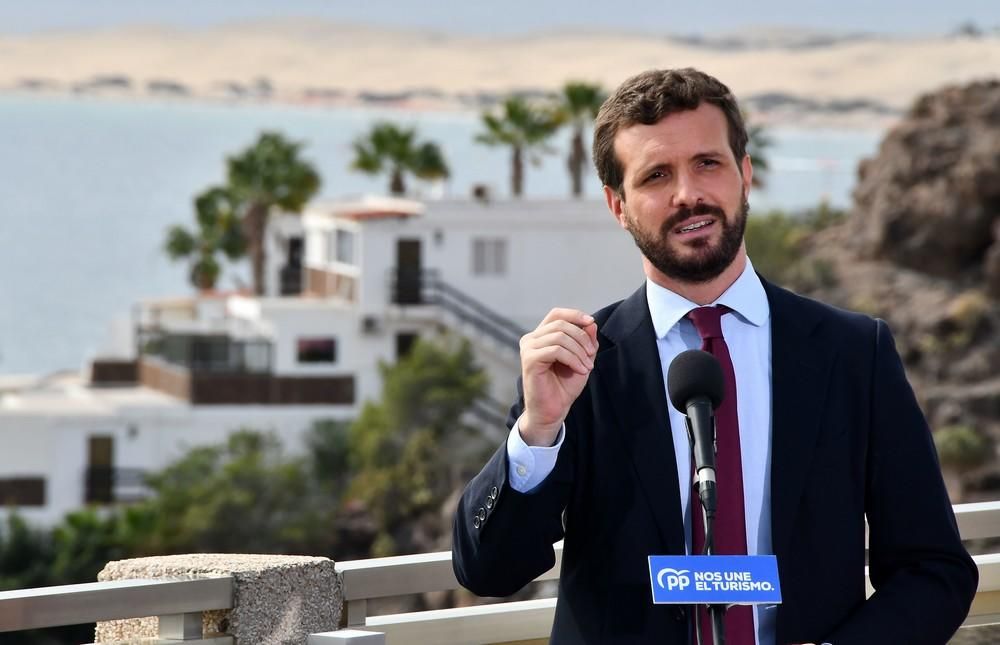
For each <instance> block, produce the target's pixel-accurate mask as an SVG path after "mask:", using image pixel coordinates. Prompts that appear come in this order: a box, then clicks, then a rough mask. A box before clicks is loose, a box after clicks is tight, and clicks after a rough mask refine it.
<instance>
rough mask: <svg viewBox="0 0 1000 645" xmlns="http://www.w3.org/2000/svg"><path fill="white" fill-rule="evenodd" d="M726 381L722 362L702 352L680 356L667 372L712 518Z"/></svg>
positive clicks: (700, 494)
mask: <svg viewBox="0 0 1000 645" xmlns="http://www.w3.org/2000/svg"><path fill="white" fill-rule="evenodd" d="M725 391H726V381H725V378H724V377H723V375H722V366H721V365H719V361H718V359H716V358H715V357H714V356H712V355H711V354H709V353H708V352H704V351H701V350H700V349H689V350H687V351H685V352H681V353H680V354H678V355H677V358H675V359H674V360H673V362H672V363H670V369H668V370H667V392H668V393H669V395H670V402H671V403H672V404H673V406H674V407H675V408H677V410H678V411H680V412H681V413H682V414H683V415H684V416H685V419H686V421H687V431H688V439H689V440H690V441H691V445H692V450H693V452H694V467H695V472H696V474H697V478H698V484H697V486H698V497H699V498H701V504H702V507H703V508H704V509H705V515H706V516H707V517H708V518H710V519H711V518H713V517H715V508H716V505H715V415H714V412H715V409H716V408H718V407H719V404H720V403H722V398H723V396H724V395H725Z"/></svg>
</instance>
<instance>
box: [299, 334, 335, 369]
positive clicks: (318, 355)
mask: <svg viewBox="0 0 1000 645" xmlns="http://www.w3.org/2000/svg"><path fill="white" fill-rule="evenodd" d="M298 358H299V362H300V363H335V362H336V361H337V341H336V339H334V338H300V339H299V343H298Z"/></svg>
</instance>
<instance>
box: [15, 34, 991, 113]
mask: <svg viewBox="0 0 1000 645" xmlns="http://www.w3.org/2000/svg"><path fill="white" fill-rule="evenodd" d="M787 36H788V35H787V34H785V39H784V40H782V39H781V38H778V39H776V40H775V42H774V44H772V45H769V46H761V45H760V44H759V43H754V44H751V45H747V46H740V45H739V43H737V44H736V45H732V44H729V45H728V46H720V45H716V46H708V45H699V44H692V43H689V42H682V41H679V40H675V39H670V38H668V37H666V36H665V37H663V38H653V37H649V36H629V35H625V34H597V33H573V32H561V33H555V34H546V35H532V36H524V37H518V38H510V37H508V38H482V37H476V38H473V37H459V36H454V35H443V34H434V33H430V32H421V31H396V30H388V29H372V28H366V27H359V26H350V25H341V24H333V23H325V22H306V21H302V20H292V21H289V20H285V21H273V22H251V23H242V24H234V25H229V26H225V27H216V28H211V29H201V30H193V29H192V30H180V29H175V28H163V27H141V26H136V27H130V28H126V29H117V30H106V31H91V32H79V33H72V32H63V33H52V32H50V33H42V34H35V35H29V36H0V91H19V92H23V91H43V92H76V93H88V94H98V95H100V94H117V95H130V96H140V97H141V96H146V95H160V96H165V95H173V96H175V97H182V98H202V99H228V100H232V99H244V100H273V101H284V102H295V103H304V102H323V101H329V102H340V103H349V102H352V101H355V102H356V101H360V102H362V103H365V102H368V103H371V102H376V103H377V102H381V103H384V104H390V105H391V104H397V105H401V106H403V107H422V106H429V107H436V106H447V105H449V104H455V103H456V101H457V102H458V103H460V104H462V105H465V106H466V107H470V106H472V105H474V104H479V105H482V104H488V102H489V101H490V100H495V99H496V97H497V96H500V95H503V94H504V93H507V92H510V91H546V90H553V89H557V88H558V87H560V86H561V85H562V83H564V82H565V81H566V80H568V79H585V80H590V81H597V82H600V83H603V84H604V85H605V86H608V87H612V86H614V85H616V84H617V83H619V82H620V81H621V80H623V78H624V77H625V76H627V75H628V74H630V73H633V72H636V71H639V70H642V69H646V68H650V67H679V66H688V65H691V66H695V67H699V68H702V69H704V70H706V71H708V72H710V73H712V74H715V75H717V76H718V77H719V78H721V79H723V80H724V81H726V82H727V83H728V84H729V85H730V86H731V87H732V89H733V90H734V91H735V92H736V93H737V95H739V96H740V97H741V99H744V100H746V99H751V101H750V102H751V107H753V106H754V103H755V102H756V104H757V105H758V106H763V107H762V108H759V109H758V110H757V111H758V112H765V113H766V116H767V117H768V118H792V119H793V120H794V119H803V120H808V119H809V118H810V117H817V116H819V117H820V119H821V120H822V119H823V117H824V114H823V113H825V117H828V118H835V117H838V116H839V117H843V118H848V119H851V118H853V119H854V120H855V121H857V119H859V118H861V119H865V118H878V117H879V116H886V115H887V114H888V113H890V112H895V113H897V114H898V112H899V111H901V110H904V109H905V108H906V107H907V106H908V105H909V104H910V103H911V102H912V101H913V99H914V98H915V97H916V96H918V95H919V94H920V93H922V92H925V91H929V90H934V89H937V88H939V87H941V86H943V85H947V84H953V83H962V82H966V81H970V80H973V79H983V78H995V77H997V76H998V74H1000V72H998V70H1000V37H997V36H984V37H980V38H958V37H944V36H942V37H936V38H919V39H918V38H899V37H896V38H890V37H872V36H870V37H864V38H853V39H843V40H836V39H831V40H832V42H828V43H819V44H814V45H811V46H803V45H801V44H791V45H790V44H788V42H789V41H788V38H787ZM800 40H801V39H800ZM775 97H777V100H775ZM788 97H793V98H794V99H795V100H793V101H787V100H785V99H786V98H788ZM477 102H478V103H477ZM810 102H811V105H810ZM852 103H853V104H857V103H861V104H862V105H860V106H858V105H855V106H854V107H850V105H851V104H852ZM817 106H819V108H818V109H817Z"/></svg>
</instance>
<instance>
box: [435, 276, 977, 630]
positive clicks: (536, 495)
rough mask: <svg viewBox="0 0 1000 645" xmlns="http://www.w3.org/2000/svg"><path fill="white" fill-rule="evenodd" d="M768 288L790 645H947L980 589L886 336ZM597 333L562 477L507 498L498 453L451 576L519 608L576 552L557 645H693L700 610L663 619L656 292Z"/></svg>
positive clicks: (664, 535)
mask: <svg viewBox="0 0 1000 645" xmlns="http://www.w3.org/2000/svg"><path fill="white" fill-rule="evenodd" d="M764 287H765V290H766V292H767V297H768V302H769V305H770V310H771V334H772V342H771V368H772V429H771V430H772V455H771V524H772V543H773V548H774V553H775V555H776V556H777V560H778V570H779V574H780V577H781V587H782V596H783V604H782V605H781V606H780V607H779V609H778V617H777V642H778V643H779V644H782V643H803V642H815V643H821V642H825V641H829V642H832V643H834V645H848V644H850V645H853V644H856V643H872V644H876V643H877V644H878V645H886V644H888V643H906V644H908V645H918V644H921V643H926V644H928V645H941V644H943V643H946V642H947V640H948V638H949V637H950V635H951V634H952V633H953V632H954V631H955V630H956V629H957V627H958V626H959V625H960V624H961V622H962V620H963V619H964V618H965V616H966V614H967V612H968V610H969V605H970V603H971V601H972V597H973V596H974V594H975V591H976V586H977V581H978V573H977V569H976V567H975V564H974V563H973V562H972V560H971V558H970V557H969V555H968V553H967V552H966V551H965V549H964V548H963V547H962V543H961V540H960V538H959V535H958V530H957V528H956V525H955V519H954V515H953V513H952V510H951V506H950V504H949V501H948V496H947V494H946V492H945V487H944V484H943V482H942V478H941V474H940V468H939V465H938V461H937V456H936V453H935V450H934V445H933V442H932V439H931V435H930V432H929V430H928V427H927V423H926V421H925V419H924V417H923V414H922V413H921V411H920V409H919V407H918V406H917V402H916V399H915V398H914V395H913V392H912V390H911V388H910V386H909V384H908V382H907V380H906V377H905V375H904V372H903V366H902V364H901V362H900V359H899V356H898V354H897V352H896V349H895V346H894V344H893V340H892V336H891V335H890V333H889V330H888V328H887V327H886V325H885V323H884V322H882V321H880V320H874V319H872V318H869V317H867V316H864V315H860V314H855V313H850V312H845V311H842V310H838V309H835V308H833V307H830V306H827V305H824V304H821V303H818V302H815V301H812V300H809V299H806V298H803V297H800V296H797V295H795V294H793V293H791V292H789V291H786V290H784V289H781V288H779V287H776V286H774V285H771V284H769V283H767V282H766V281H765V282H764ZM595 317H596V319H597V323H598V340H599V345H600V347H599V350H598V354H597V357H596V360H595V368H594V371H593V372H592V373H591V376H590V379H589V380H588V382H587V386H586V387H585V388H584V390H583V392H582V394H581V395H580V397H579V398H578V399H577V400H576V402H575V403H574V404H573V406H572V408H571V410H570V413H569V416H568V417H567V419H566V438H565V442H564V444H563V446H562V449H561V450H560V453H559V458H558V460H557V462H556V465H555V469H554V470H553V471H552V473H551V474H550V475H549V476H548V477H547V478H546V479H545V481H544V482H543V483H542V484H541V485H540V486H539V487H538V488H537V489H535V490H534V491H532V492H531V493H529V494H522V493H519V492H517V491H515V490H514V489H512V488H511V487H510V486H509V484H508V481H507V473H508V461H507V452H506V447H505V446H501V447H500V448H499V449H498V450H497V452H496V453H495V454H494V456H493V457H492V459H491V460H490V461H489V463H487V464H486V466H485V467H484V468H483V470H482V471H481V472H480V473H479V475H477V476H476V477H475V478H474V479H473V480H472V482H471V483H470V484H469V485H468V487H467V488H466V490H465V492H464V494H463V496H462V500H461V502H460V503H459V508H458V511H457V514H456V518H455V525H454V547H453V554H454V566H455V574H456V576H457V577H458V580H459V581H460V582H461V583H462V584H463V585H464V586H466V587H467V588H468V589H470V590H471V591H473V592H474V593H477V594H479V595H484V596H506V595H509V594H512V593H514V592H515V591H517V590H518V589H520V588H521V587H523V586H524V585H525V584H527V583H528V582H530V581H531V580H532V579H533V578H535V577H536V576H538V575H539V574H541V573H543V572H544V571H546V570H547V569H549V568H550V567H551V566H552V565H553V563H554V553H553V550H552V543H553V542H555V541H557V540H559V539H560V538H565V544H564V549H563V561H562V571H561V575H560V579H559V599H558V601H557V606H556V613H555V621H554V624H553V628H552V639H551V643H553V645H566V644H580V643H594V644H598V643H599V644H601V645H608V644H612V643H636V644H639V643H643V644H645V643H659V644H672V643H676V644H678V645H680V644H682V643H684V644H686V643H687V642H688V639H689V635H688V634H689V632H688V624H689V620H688V611H687V609H685V608H682V607H677V606H667V605H653V604H652V602H651V593H650V588H649V572H648V567H647V561H646V557H647V556H648V555H650V554H683V553H684V552H685V547H684V544H685V539H684V537H685V536H684V528H683V522H682V514H681V507H680V493H679V491H678V489H677V472H676V471H677V468H676V459H675V455H674V448H673V443H672V440H671V434H670V430H669V428H670V426H669V420H668V415H667V401H666V396H665V392H664V385H663V375H662V371H661V367H660V361H659V353H658V351H657V347H656V339H655V334H654V331H653V325H652V321H651V320H650V317H649V309H648V307H647V304H646V290H645V286H643V287H642V288H640V289H639V290H638V291H636V292H635V293H634V294H632V296H631V297H629V298H627V299H626V300H623V301H621V302H619V303H616V304H614V305H611V306H609V307H607V308H605V309H603V310H601V311H600V312H598V313H597V314H596V316H595ZM765 376H766V375H762V378H763V377H765ZM519 389H520V388H519ZM522 404H523V402H518V403H517V404H515V405H514V407H513V408H512V409H511V414H510V417H509V419H508V426H512V425H513V423H514V421H515V420H516V419H517V417H518V416H520V413H521V410H522V407H521V406H522ZM481 510H484V511H485V519H482V520H478V519H477V516H480V515H481ZM866 516H867V518H868V522H869V525H870V551H869V560H870V562H869V564H870V567H871V572H870V573H871V581H872V584H873V585H874V587H875V589H876V592H875V594H874V595H873V596H872V597H871V598H869V599H867V600H866V594H865V575H864V574H865V517H866Z"/></svg>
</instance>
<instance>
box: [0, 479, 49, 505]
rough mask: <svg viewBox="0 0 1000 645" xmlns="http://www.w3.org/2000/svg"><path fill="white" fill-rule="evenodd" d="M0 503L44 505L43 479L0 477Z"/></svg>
mask: <svg viewBox="0 0 1000 645" xmlns="http://www.w3.org/2000/svg"><path fill="white" fill-rule="evenodd" d="M0 504H3V505H5V506H45V479H44V478H42V477H5V478H4V479H0Z"/></svg>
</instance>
